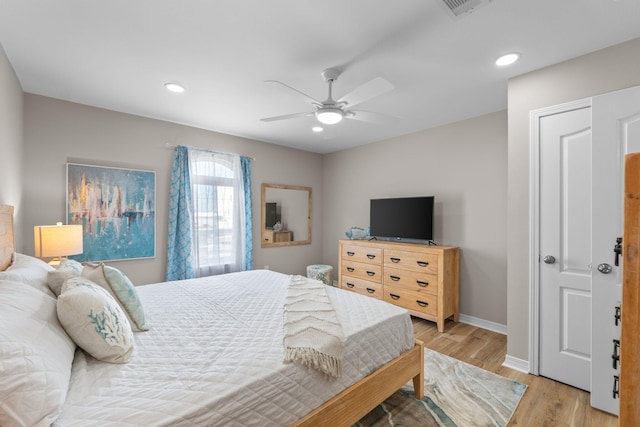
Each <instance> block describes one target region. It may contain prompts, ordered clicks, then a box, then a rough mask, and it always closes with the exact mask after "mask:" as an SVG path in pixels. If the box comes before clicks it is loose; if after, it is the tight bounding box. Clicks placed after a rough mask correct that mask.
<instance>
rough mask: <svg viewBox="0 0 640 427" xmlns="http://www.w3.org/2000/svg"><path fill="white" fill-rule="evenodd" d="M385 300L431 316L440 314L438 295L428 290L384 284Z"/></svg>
mask: <svg viewBox="0 0 640 427" xmlns="http://www.w3.org/2000/svg"><path fill="white" fill-rule="evenodd" d="M383 299H384V300H385V301H387V302H390V303H391V304H395V305H398V306H400V307H404V308H406V309H409V310H413V311H418V312H420V313H425V314H428V315H430V316H437V315H438V297H437V296H436V295H433V294H428V293H426V292H412V291H407V290H406V289H403V288H400V287H396V286H391V285H384V298H383Z"/></svg>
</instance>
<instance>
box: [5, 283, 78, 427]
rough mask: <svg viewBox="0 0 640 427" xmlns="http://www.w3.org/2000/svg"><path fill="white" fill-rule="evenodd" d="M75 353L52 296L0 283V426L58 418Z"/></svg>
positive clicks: (36, 423) (43, 421)
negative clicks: (59, 318) (61, 323)
mask: <svg viewBox="0 0 640 427" xmlns="http://www.w3.org/2000/svg"><path fill="white" fill-rule="evenodd" d="M75 349H76V345H75V344H74V342H73V341H72V340H71V338H69V336H68V335H67V334H66V332H65V331H64V329H63V328H62V326H61V325H60V323H59V322H58V317H57V315H56V299H55V298H54V297H53V295H47V294H45V293H43V292H41V291H39V290H36V289H35V288H33V287H31V286H25V285H24V283H22V282H14V281H9V280H1V281H0V425H1V426H3V427H14V426H33V425H38V426H44V425H46V426H48V425H51V423H53V422H54V421H55V420H56V419H57V418H58V416H59V415H60V412H61V410H62V405H63V403H64V401H65V399H66V397H67V389H68V388H69V379H70V377H71V364H72V362H73V355H74V352H75Z"/></svg>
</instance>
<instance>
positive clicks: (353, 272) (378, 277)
mask: <svg viewBox="0 0 640 427" xmlns="http://www.w3.org/2000/svg"><path fill="white" fill-rule="evenodd" d="M340 273H341V274H344V275H345V276H350V277H356V278H360V279H365V280H369V281H371V282H376V283H382V265H375V264H365V263H362V262H353V261H348V260H343V261H342V269H341V270H340Z"/></svg>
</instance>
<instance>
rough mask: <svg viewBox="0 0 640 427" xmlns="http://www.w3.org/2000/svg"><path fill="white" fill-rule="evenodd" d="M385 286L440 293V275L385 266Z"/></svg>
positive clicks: (383, 281)
mask: <svg viewBox="0 0 640 427" xmlns="http://www.w3.org/2000/svg"><path fill="white" fill-rule="evenodd" d="M382 283H384V285H385V286H387V285H390V286H395V287H398V288H402V289H405V290H407V291H420V292H425V293H428V294H434V295H435V294H437V293H438V276H437V275H435V274H425V273H421V272H417V271H413V270H403V269H400V268H392V267H385V268H384V274H383V280H382Z"/></svg>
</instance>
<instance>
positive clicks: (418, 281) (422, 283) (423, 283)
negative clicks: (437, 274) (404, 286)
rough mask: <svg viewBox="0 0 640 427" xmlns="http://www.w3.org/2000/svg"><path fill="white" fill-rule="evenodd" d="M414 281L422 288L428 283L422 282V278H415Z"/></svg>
mask: <svg viewBox="0 0 640 427" xmlns="http://www.w3.org/2000/svg"><path fill="white" fill-rule="evenodd" d="M416 283H417V284H418V285H419V286H422V287H423V288H426V287H427V286H428V285H429V282H423V281H422V280H416Z"/></svg>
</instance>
